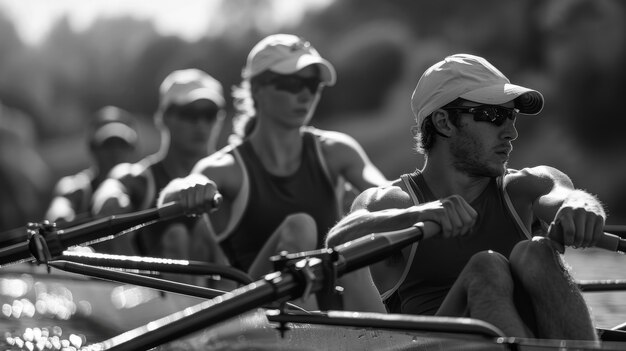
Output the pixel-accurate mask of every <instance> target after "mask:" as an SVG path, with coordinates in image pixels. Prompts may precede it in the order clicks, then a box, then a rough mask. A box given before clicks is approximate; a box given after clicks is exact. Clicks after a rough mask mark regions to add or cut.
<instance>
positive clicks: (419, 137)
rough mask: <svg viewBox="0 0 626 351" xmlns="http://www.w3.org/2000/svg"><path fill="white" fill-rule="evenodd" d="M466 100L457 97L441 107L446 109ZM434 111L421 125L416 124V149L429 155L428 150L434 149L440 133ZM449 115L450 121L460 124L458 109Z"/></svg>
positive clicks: (451, 111) (449, 112)
mask: <svg viewBox="0 0 626 351" xmlns="http://www.w3.org/2000/svg"><path fill="white" fill-rule="evenodd" d="M464 101H467V100H465V99H462V98H457V99H455V100H454V101H452V102H450V103H448V104H446V105H445V106H443V107H441V109H445V108H446V107H448V106H459V105H461V104H462V103H463V102H464ZM435 112H436V111H435ZM435 112H433V113H435ZM433 113H431V114H430V115H428V116H426V118H425V119H424V122H422V125H421V126H419V127H418V126H414V132H415V139H416V141H417V145H416V147H415V150H416V151H417V152H419V153H420V154H424V155H428V152H429V151H430V150H432V148H433V146H434V145H435V140H436V137H437V135H438V134H439V133H438V132H437V128H435V125H434V124H433ZM448 115H449V116H450V122H452V124H453V125H454V126H456V127H458V126H459V113H458V111H454V110H450V111H448Z"/></svg>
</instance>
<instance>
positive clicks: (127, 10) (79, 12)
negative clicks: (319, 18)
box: [0, 0, 332, 44]
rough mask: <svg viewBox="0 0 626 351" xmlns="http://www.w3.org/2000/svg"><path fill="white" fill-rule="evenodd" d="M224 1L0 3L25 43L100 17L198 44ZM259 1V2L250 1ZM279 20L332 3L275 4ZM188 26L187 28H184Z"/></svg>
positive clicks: (287, 0) (288, 0) (297, 0)
mask: <svg viewBox="0 0 626 351" xmlns="http://www.w3.org/2000/svg"><path fill="white" fill-rule="evenodd" d="M221 1H222V0H0V10H2V11H3V12H4V13H5V15H6V16H7V17H9V18H10V19H12V20H13V21H14V23H15V26H16V30H17V31H18V34H19V35H20V37H21V38H22V40H23V41H24V42H25V43H28V44H37V43H39V42H41V40H42V39H43V38H44V37H45V34H46V33H47V31H48V30H50V28H51V26H52V25H53V24H54V22H55V21H56V20H58V19H59V18H60V17H62V16H67V17H68V19H69V22H70V25H71V26H72V28H73V29H74V30H77V31H80V30H83V29H85V28H88V27H89V25H90V24H91V23H92V22H93V21H94V20H95V19H96V18H98V17H99V16H103V17H118V16H133V17H136V18H138V19H149V20H152V21H153V22H154V24H155V27H156V29H157V30H158V31H159V32H160V33H162V34H164V35H179V36H181V37H182V38H184V39H187V40H191V41H193V40H196V39H198V38H199V37H200V36H202V35H203V34H204V33H206V32H207V28H208V26H209V25H210V23H211V20H212V19H211V18H210V16H211V13H212V11H211V10H212V9H214V8H216V7H217V6H218V5H219V4H220V3H221ZM250 1H255V0H250ZM272 1H274V2H275V3H276V4H278V6H276V8H277V9H278V11H277V13H276V18H277V20H281V19H283V20H285V21H286V20H287V19H289V20H291V21H294V20H298V19H299V18H300V16H301V14H302V12H303V10H305V9H306V8H308V7H319V6H325V5H327V4H328V3H330V2H331V1H332V0H272ZM181 23H184V25H181Z"/></svg>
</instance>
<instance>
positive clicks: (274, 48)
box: [241, 34, 337, 86]
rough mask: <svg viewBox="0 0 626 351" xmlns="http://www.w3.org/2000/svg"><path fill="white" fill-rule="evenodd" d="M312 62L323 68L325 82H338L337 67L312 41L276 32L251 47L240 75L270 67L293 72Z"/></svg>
mask: <svg viewBox="0 0 626 351" xmlns="http://www.w3.org/2000/svg"><path fill="white" fill-rule="evenodd" d="M310 65H317V66H318V67H319V68H320V78H321V79H322V82H323V83H324V84H326V85H328V86H331V85H333V84H335V81H336V79H337V78H336V77H337V73H336V72H335V68H334V67H333V65H332V64H331V63H330V62H328V61H327V60H325V59H323V58H322V57H321V56H320V54H319V53H318V52H317V50H315V48H313V46H311V43H309V42H308V41H306V40H304V39H302V38H300V37H298V36H295V35H291V34H274V35H270V36H268V37H266V38H265V39H263V40H261V41H260V42H259V43H258V44H256V45H255V46H254V47H253V48H252V50H251V51H250V54H249V55H248V60H247V61H246V66H245V67H244V69H243V72H242V74H241V75H242V77H243V78H244V79H250V78H252V77H254V76H256V75H258V74H260V73H263V72H265V71H267V70H270V71H272V72H276V73H280V74H292V73H295V72H298V71H299V70H301V69H303V68H305V67H307V66H310Z"/></svg>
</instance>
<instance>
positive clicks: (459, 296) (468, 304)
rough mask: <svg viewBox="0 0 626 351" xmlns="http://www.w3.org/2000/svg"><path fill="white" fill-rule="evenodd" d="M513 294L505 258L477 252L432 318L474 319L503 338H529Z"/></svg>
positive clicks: (512, 285) (529, 335)
mask: <svg viewBox="0 0 626 351" xmlns="http://www.w3.org/2000/svg"><path fill="white" fill-rule="evenodd" d="M513 292H514V282H513V278H512V276H511V271H510V269H509V263H508V261H507V259H506V258H505V257H504V256H502V255H501V254H498V253H495V252H493V251H483V252H479V253H477V254H475V255H474V256H473V257H472V258H471V259H470V261H469V262H468V263H467V265H466V266H465V268H464V269H463V271H462V272H461V274H460V275H459V277H458V278H457V280H456V282H455V283H454V285H453V286H452V289H450V292H448V295H447V296H446V298H445V300H444V301H443V303H442V304H441V307H440V308H439V310H438V311H437V314H436V315H438V316H451V317H471V318H476V319H480V320H483V321H485V322H488V323H491V324H493V325H494V326H496V327H497V328H499V329H500V330H501V331H502V332H503V333H504V334H505V335H507V336H516V337H532V333H531V331H530V329H529V328H528V327H527V326H526V325H525V324H524V322H523V321H522V318H521V317H520V315H519V313H518V311H517V309H516V307H515V303H514V300H513Z"/></svg>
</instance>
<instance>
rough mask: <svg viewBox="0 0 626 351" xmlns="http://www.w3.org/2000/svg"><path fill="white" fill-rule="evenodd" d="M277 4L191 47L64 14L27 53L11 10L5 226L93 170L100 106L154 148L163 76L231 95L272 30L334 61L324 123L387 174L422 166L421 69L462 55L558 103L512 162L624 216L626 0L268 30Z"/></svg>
mask: <svg viewBox="0 0 626 351" xmlns="http://www.w3.org/2000/svg"><path fill="white" fill-rule="evenodd" d="M285 1H291V0H285ZM280 5H281V1H271V0H263V1H262V0H257V1H248V0H228V1H223V2H221V4H220V6H219V7H217V9H216V11H218V12H219V17H220V18H222V22H223V23H222V25H223V26H225V27H224V28H227V30H222V31H220V33H219V35H216V34H215V33H212V32H210V31H209V32H207V35H206V36H205V37H203V38H202V39H200V40H197V41H193V42H190V41H186V40H184V39H181V38H179V37H176V36H162V35H160V34H158V32H157V31H156V30H155V28H154V26H153V24H152V23H151V22H149V21H147V20H137V19H134V18H131V17H117V18H101V19H99V20H97V21H96V22H95V23H94V24H93V25H92V26H90V27H89V28H87V29H86V30H84V31H80V32H77V31H74V30H73V29H72V27H71V26H70V24H69V22H68V20H67V18H65V19H63V20H61V21H59V22H57V23H56V24H55V25H54V27H53V29H52V30H51V31H50V32H49V34H48V36H47V37H46V39H45V40H44V41H43V42H42V43H41V44H39V45H27V44H25V43H23V42H22V41H21V40H20V38H19V36H18V35H17V32H16V30H15V26H14V24H13V23H12V22H11V20H10V19H9V18H8V17H7V16H4V15H3V13H2V12H0V101H1V102H2V107H1V109H0V231H4V230H8V229H11V228H15V227H18V226H22V225H24V224H25V223H26V221H38V220H40V219H41V217H42V216H43V212H44V210H45V208H46V206H47V205H48V202H49V200H50V194H51V191H52V186H53V184H54V182H55V181H56V180H57V179H58V178H60V177H61V176H63V175H66V174H70V173H74V172H76V171H78V170H80V169H82V168H84V167H86V166H87V165H88V164H89V155H88V153H87V148H86V147H85V140H84V130H85V126H86V123H87V121H88V119H89V117H90V115H91V113H92V112H93V111H95V110H97V109H98V108H100V107H102V106H104V105H109V104H112V105H118V106H120V107H123V108H125V109H127V110H129V111H131V112H132V113H134V114H135V115H136V117H137V120H138V124H139V127H140V137H141V140H142V144H141V149H140V151H141V154H142V155H146V154H149V153H152V152H154V151H156V149H157V147H158V144H159V139H158V138H159V136H158V133H157V132H156V130H155V129H154V127H153V126H152V114H153V113H154V110H155V108H156V106H157V101H158V94H157V89H158V85H159V84H160V82H161V80H162V79H163V78H164V77H165V75H167V74H168V73H169V72H170V71H172V70H174V69H179V68H187V67H198V68H201V69H204V70H206V71H207V72H209V73H210V74H212V75H213V76H215V77H216V78H217V79H219V80H220V81H222V83H223V84H224V86H225V87H226V88H227V89H228V88H229V87H231V86H233V85H235V84H237V83H238V82H239V76H240V72H241V68H242V67H243V65H244V62H245V58H246V55H247V53H248V51H249V50H250V48H251V47H252V46H253V45H254V44H255V43H256V42H257V41H258V40H259V39H261V38H262V37H264V36H266V35H267V34H270V33H275V32H287V33H294V34H298V35H302V36H303V37H305V38H307V39H308V40H310V41H311V42H312V43H313V45H314V46H315V47H316V48H317V49H318V50H319V51H320V52H321V53H322V55H323V56H325V57H326V58H328V59H329V60H330V61H331V62H333V63H334V65H335V67H336V69H337V71H338V83H337V85H336V86H334V87H332V88H328V89H327V90H326V91H325V92H324V97H323V99H322V102H321V103H320V106H319V109H318V111H317V113H316V117H315V118H314V120H313V124H314V125H316V126H318V127H320V128H328V129H336V130H340V131H344V132H347V133H349V134H351V135H352V136H354V137H355V138H356V139H357V140H359V141H360V142H361V143H362V145H363V146H364V147H365V149H366V151H367V152H368V154H369V155H370V157H371V158H372V160H373V161H374V163H375V164H377V165H378V166H379V167H380V168H381V169H382V171H383V172H384V173H385V175H386V176H387V177H388V178H396V177H397V176H398V175H399V174H400V173H402V172H409V171H412V170H414V169H415V168H419V167H421V166H422V164H423V158H422V157H421V156H420V155H418V154H416V153H415V152H414V151H413V140H412V135H411V132H410V128H411V126H412V123H413V117H412V114H411V111H410V104H409V100H410V95H411V93H412V90H413V88H414V86H415V84H416V83H417V80H418V79H419V76H420V75H421V73H422V72H423V71H424V69H426V68H427V67H428V66H430V65H431V64H432V63H434V62H436V61H438V60H440V59H441V58H443V57H444V56H445V55H448V54H452V53H459V52H466V53H472V54H477V55H481V56H485V57H487V58H488V59H489V60H490V61H491V62H492V63H493V64H495V65H496V66H497V67H498V68H500V69H501V70H502V71H503V72H504V73H505V74H506V75H507V76H508V77H509V79H511V81H512V82H514V83H518V84H522V85H526V86H530V87H533V88H536V89H539V90H541V91H542V92H543V93H544V96H545V98H546V106H545V109H544V111H543V112H542V114H541V115H540V117H528V118H520V119H518V123H517V126H518V130H519V132H520V136H519V138H518V140H517V141H516V142H515V150H514V152H513V154H512V158H511V160H510V166H511V167H513V168H522V167H524V166H527V165H536V164H548V165H551V166H554V167H557V168H559V169H561V170H563V171H565V172H566V173H568V174H569V175H570V176H571V178H572V179H573V181H574V183H575V184H576V185H577V186H579V187H582V188H585V189H587V190H589V191H590V192H592V193H596V194H598V195H599V196H600V197H601V198H602V199H603V201H604V202H605V204H606V206H607V209H608V210H609V223H614V224H618V223H625V222H626V182H625V181H624V179H625V178H626V162H625V160H624V159H625V157H624V151H625V150H626V139H625V138H624V130H623V127H624V123H623V119H624V112H623V100H624V98H625V97H626V95H625V90H626V88H625V87H624V82H625V81H626V67H625V65H624V64H623V62H625V61H626V50H625V47H626V38H625V36H626V28H625V24H626V21H625V18H626V3H624V2H622V1H619V0H526V1H519V0H474V1H454V0H438V1H426V0H390V1H377V0H339V1H337V0H335V1H330V2H329V4H328V6H324V7H321V8H318V9H315V10H311V11H309V12H307V13H306V15H305V16H304V18H303V19H302V21H299V22H298V23H297V24H295V25H294V24H291V25H284V26H276V25H274V26H272V25H269V24H271V19H272V13H273V11H274V10H276V8H277V7H279V6H280ZM155 6H158V5H157V4H155ZM181 25H184V23H181ZM229 115H232V106H230V105H229ZM229 132H230V130H228V128H227V130H225V131H224V133H223V136H222V144H224V143H225V141H226V137H227V135H228V133H229Z"/></svg>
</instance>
